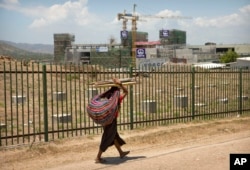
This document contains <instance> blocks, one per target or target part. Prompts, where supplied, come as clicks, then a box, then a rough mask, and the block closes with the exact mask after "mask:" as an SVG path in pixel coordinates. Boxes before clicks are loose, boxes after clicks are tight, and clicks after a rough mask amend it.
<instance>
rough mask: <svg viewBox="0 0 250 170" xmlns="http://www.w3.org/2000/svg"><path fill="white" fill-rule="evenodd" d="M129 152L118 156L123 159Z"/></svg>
mask: <svg viewBox="0 0 250 170" xmlns="http://www.w3.org/2000/svg"><path fill="white" fill-rule="evenodd" d="M129 152H130V151H126V152H122V153H121V154H120V158H124V157H125V156H126V155H127V154H129Z"/></svg>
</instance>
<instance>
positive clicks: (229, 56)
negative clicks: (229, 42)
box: [220, 50, 239, 63]
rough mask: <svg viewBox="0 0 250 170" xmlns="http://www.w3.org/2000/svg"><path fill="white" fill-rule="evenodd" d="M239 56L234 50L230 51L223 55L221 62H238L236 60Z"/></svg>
mask: <svg viewBox="0 0 250 170" xmlns="http://www.w3.org/2000/svg"><path fill="white" fill-rule="evenodd" d="M238 57H239V55H238V54H237V53H236V52H234V51H232V50H228V51H227V52H226V53H225V54H223V55H222V56H221V58H220V62H222V63H230V62H234V61H236V58H238Z"/></svg>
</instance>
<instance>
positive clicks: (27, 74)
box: [0, 62, 250, 146]
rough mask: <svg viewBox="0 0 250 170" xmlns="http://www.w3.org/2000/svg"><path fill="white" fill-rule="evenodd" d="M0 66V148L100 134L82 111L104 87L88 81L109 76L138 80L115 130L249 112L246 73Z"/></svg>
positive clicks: (187, 68) (248, 73) (186, 68)
mask: <svg viewBox="0 0 250 170" xmlns="http://www.w3.org/2000/svg"><path fill="white" fill-rule="evenodd" d="M0 68H1V70H0V80H1V81H0V84H1V90H0V123H1V126H0V128H1V129H0V138H1V140H0V146H7V145H18V144H31V143H33V142H40V141H50V140H54V139H58V138H65V137H72V136H81V135H84V134H97V133H100V132H102V127H100V126H99V125H97V124H95V123H94V122H93V121H92V120H91V119H90V117H89V116H88V114H87V112H86V106H87V104H88V102H89V100H90V99H91V98H92V97H93V96H94V95H96V94H98V93H102V92H104V91H105V90H107V88H108V87H105V88H97V89H96V88H93V87H92V86H91V85H90V83H91V82H94V81H98V80H106V79H111V78H112V77H118V78H128V77H133V78H134V79H135V80H136V81H137V84H136V85H133V86H128V90H129V95H128V96H127V97H126V98H125V100H124V102H123V105H122V108H121V113H120V115H119V117H118V126H119V128H120V130H123V129H134V128H138V127H144V126H155V125H167V124H172V123H178V122H189V121H193V120H197V119H198V120H205V119H216V118H223V117H231V116H237V115H242V114H249V113H250V99H249V97H250V70H244V69H216V70H214V69H201V68H193V67H192V66H186V65H178V64H177V65H166V66H162V67H160V68H153V69H152V68H150V69H145V68H139V69H136V70H135V69H133V68H105V67H103V66H97V65H81V66H75V65H41V64H37V63H33V64H30V65H28V66H23V64H22V63H18V62H2V63H1V65H0ZM140 70H148V71H140Z"/></svg>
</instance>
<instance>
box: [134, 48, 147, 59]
mask: <svg viewBox="0 0 250 170" xmlns="http://www.w3.org/2000/svg"><path fill="white" fill-rule="evenodd" d="M136 58H146V50H145V48H137V49H136Z"/></svg>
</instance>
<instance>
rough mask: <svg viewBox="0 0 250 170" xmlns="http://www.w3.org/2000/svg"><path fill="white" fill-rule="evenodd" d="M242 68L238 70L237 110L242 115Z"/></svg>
mask: <svg viewBox="0 0 250 170" xmlns="http://www.w3.org/2000/svg"><path fill="white" fill-rule="evenodd" d="M242 104H243V103H242V68H240V71H239V112H240V115H242Z"/></svg>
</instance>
